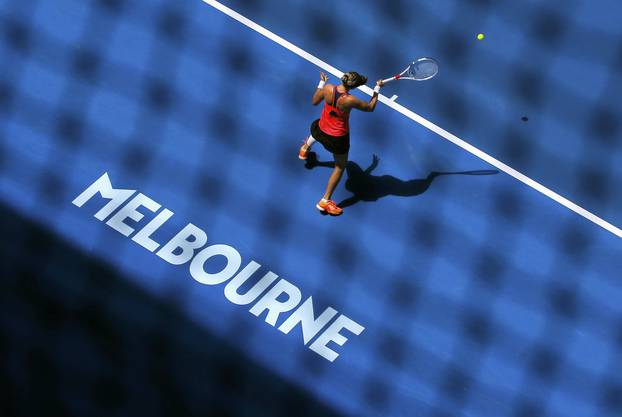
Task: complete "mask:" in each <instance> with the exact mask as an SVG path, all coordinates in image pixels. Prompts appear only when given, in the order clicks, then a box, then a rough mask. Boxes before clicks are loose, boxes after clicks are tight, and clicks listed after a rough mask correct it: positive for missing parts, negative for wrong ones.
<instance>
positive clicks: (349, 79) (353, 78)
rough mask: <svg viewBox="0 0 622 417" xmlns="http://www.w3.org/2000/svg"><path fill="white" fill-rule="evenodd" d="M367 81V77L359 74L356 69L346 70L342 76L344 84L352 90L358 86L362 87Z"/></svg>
mask: <svg viewBox="0 0 622 417" xmlns="http://www.w3.org/2000/svg"><path fill="white" fill-rule="evenodd" d="M366 82H367V77H366V76H364V75H361V74H359V73H358V72H356V71H350V72H346V73H345V74H343V77H341V83H342V84H343V86H344V87H346V88H347V89H350V90H351V89H353V88H356V87H360V86H361V85H364V84H365V83H366Z"/></svg>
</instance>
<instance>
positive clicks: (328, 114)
mask: <svg viewBox="0 0 622 417" xmlns="http://www.w3.org/2000/svg"><path fill="white" fill-rule="evenodd" d="M326 81H328V77H327V76H326V74H324V73H323V72H321V73H320V83H319V84H318V86H317V90H315V93H314V94H313V98H312V99H311V102H312V103H313V105H314V106H317V105H318V104H320V102H321V101H322V100H324V109H323V110H322V115H321V116H320V118H319V119H317V120H315V121H314V122H313V123H311V135H309V137H308V138H307V139H306V140H305V142H304V143H303V145H302V146H301V147H300V150H299V152H298V158H300V159H302V160H306V159H307V156H308V155H309V151H310V149H311V146H313V144H314V143H315V142H316V141H317V142H320V143H321V144H322V146H324V148H325V149H326V150H327V151H329V152H331V153H332V154H333V158H334V159H335V168H334V169H333V172H332V174H331V176H330V178H329V179H328V185H327V186H326V192H325V193H324V196H323V197H322V199H321V200H320V201H319V202H318V203H317V204H316V205H315V206H316V207H317V209H318V210H320V211H322V212H326V213H328V214H331V215H333V216H338V215H340V214H341V213H342V212H343V210H342V209H341V208H340V207H338V206H337V204H335V202H334V201H332V200H331V199H330V198H331V196H332V195H333V192H334V191H335V188H336V187H337V185H338V184H339V181H340V180H341V176H342V175H343V170H344V169H345V168H346V164H347V162H348V151H349V150H350V126H349V119H350V111H351V110H352V109H357V110H361V111H364V112H372V111H374V109H375V108H376V103H377V102H378V93H379V92H380V87H382V85H383V82H382V80H378V81H377V82H376V87H375V88H374V94H373V95H372V97H371V100H369V102H366V101H363V100H361V99H358V98H356V97H354V96H353V95H351V94H350V93H349V91H350V90H352V89H353V88H357V87H359V86H361V85H364V84H365V83H366V82H367V77H365V76H364V75H361V74H359V73H357V72H354V71H351V72H346V73H345V74H343V77H341V84H340V85H333V84H328V83H326Z"/></svg>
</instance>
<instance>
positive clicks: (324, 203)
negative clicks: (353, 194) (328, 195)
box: [315, 200, 343, 216]
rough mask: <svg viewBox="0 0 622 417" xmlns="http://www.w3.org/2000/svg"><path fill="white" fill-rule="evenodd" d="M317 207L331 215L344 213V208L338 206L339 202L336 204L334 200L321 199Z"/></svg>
mask: <svg viewBox="0 0 622 417" xmlns="http://www.w3.org/2000/svg"><path fill="white" fill-rule="evenodd" d="M315 207H317V209H318V210H319V211H325V212H326V213H328V214H330V215H331V216H339V215H340V214H341V213H343V210H342V209H341V208H339V207H337V204H335V202H334V201H333V200H320V201H319V202H318V203H317V204H316V205H315Z"/></svg>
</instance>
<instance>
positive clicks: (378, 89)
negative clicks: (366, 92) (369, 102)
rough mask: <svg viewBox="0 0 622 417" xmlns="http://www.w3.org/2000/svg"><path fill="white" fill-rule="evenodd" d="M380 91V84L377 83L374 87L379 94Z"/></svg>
mask: <svg viewBox="0 0 622 417" xmlns="http://www.w3.org/2000/svg"><path fill="white" fill-rule="evenodd" d="M379 92H380V86H379V85H377V86H375V87H374V93H376V94H378V93H379Z"/></svg>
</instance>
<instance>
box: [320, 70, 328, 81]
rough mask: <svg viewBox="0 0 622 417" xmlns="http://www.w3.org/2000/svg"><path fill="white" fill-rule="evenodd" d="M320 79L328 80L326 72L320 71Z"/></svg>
mask: <svg viewBox="0 0 622 417" xmlns="http://www.w3.org/2000/svg"><path fill="white" fill-rule="evenodd" d="M320 80H322V81H328V76H327V75H326V74H324V73H323V72H320Z"/></svg>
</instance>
